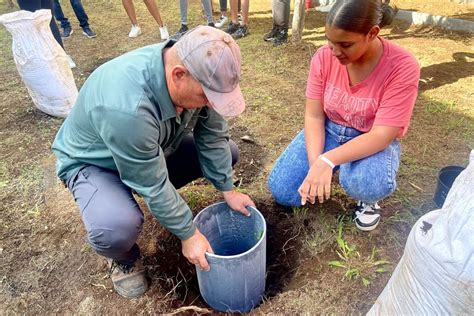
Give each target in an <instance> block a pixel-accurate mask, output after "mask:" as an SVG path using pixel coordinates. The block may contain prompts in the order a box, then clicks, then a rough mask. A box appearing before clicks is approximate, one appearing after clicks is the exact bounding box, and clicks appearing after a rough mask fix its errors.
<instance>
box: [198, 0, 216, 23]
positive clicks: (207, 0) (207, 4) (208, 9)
mask: <svg viewBox="0 0 474 316" xmlns="http://www.w3.org/2000/svg"><path fill="white" fill-rule="evenodd" d="M201 3H202V6H203V8H204V12H205V13H206V18H207V24H208V25H209V24H211V23H212V24H214V20H213V19H212V6H211V0H201Z"/></svg>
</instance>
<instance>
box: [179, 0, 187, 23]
mask: <svg viewBox="0 0 474 316" xmlns="http://www.w3.org/2000/svg"><path fill="white" fill-rule="evenodd" d="M179 14H180V16H181V25H188V0H179Z"/></svg>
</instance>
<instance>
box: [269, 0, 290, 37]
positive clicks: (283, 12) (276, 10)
mask: <svg viewBox="0 0 474 316" xmlns="http://www.w3.org/2000/svg"><path fill="white" fill-rule="evenodd" d="M272 14H273V25H275V26H279V27H281V28H283V29H286V30H288V28H289V22H290V0H273V1H272Z"/></svg>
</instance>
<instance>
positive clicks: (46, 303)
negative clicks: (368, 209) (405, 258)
mask: <svg viewBox="0 0 474 316" xmlns="http://www.w3.org/2000/svg"><path fill="white" fill-rule="evenodd" d="M440 1H441V0H440ZM392 2H393V3H395V4H397V5H399V7H400V8H402V9H408V8H413V9H415V10H420V11H421V10H425V9H426V10H427V11H424V12H428V13H432V14H439V15H446V16H451V17H454V16H455V15H456V14H458V13H456V12H460V13H459V14H461V15H458V16H457V17H459V16H466V17H467V18H469V17H472V6H471V7H464V6H461V5H455V6H454V4H453V6H451V4H449V5H448V4H446V3H445V1H443V5H444V4H446V5H445V6H441V5H435V4H436V3H437V2H436V1H430V4H431V6H430V7H429V8H428V7H427V4H426V1H410V2H408V1H404V0H400V1H392ZM83 3H84V6H85V7H86V9H87V10H88V14H89V16H90V19H91V21H92V22H93V24H91V26H92V27H93V29H94V30H95V31H97V32H98V34H99V36H98V37H97V38H96V39H93V40H89V39H86V38H85V37H83V36H82V35H80V32H79V31H77V32H75V33H74V34H73V36H72V37H71V38H70V39H69V40H68V41H65V46H66V50H67V51H68V53H69V54H70V55H71V56H72V57H73V59H74V60H75V61H76V64H77V65H78V68H76V69H74V71H73V72H74V76H75V79H76V83H77V85H78V87H80V86H81V85H82V83H83V82H84V80H85V79H86V78H87V76H88V75H89V74H90V73H91V72H92V71H93V70H94V69H95V68H97V67H98V66H99V65H101V64H103V63H104V62H106V61H108V60H110V59H112V58H114V57H116V56H118V55H120V54H122V53H124V52H126V51H129V50H132V49H134V48H137V47H141V46H144V45H148V44H151V43H154V42H156V41H157V40H158V39H157V36H158V35H157V34H156V32H157V27H156V25H155V24H154V22H153V21H152V20H151V17H149V14H148V13H147V11H146V8H145V7H144V4H143V3H141V2H136V8H137V15H138V16H139V18H140V19H141V20H140V21H141V22H140V23H141V25H142V30H143V31H144V34H143V35H141V36H140V37H139V38H137V39H134V40H131V39H129V38H127V37H126V35H127V33H128V28H129V24H128V21H127V19H126V16H125V13H124V12H123V9H122V7H121V4H120V3H115V2H110V1H105V0H104V1H83ZM157 3H158V5H159V7H160V9H161V10H162V15H163V17H164V19H165V21H168V27H169V29H170V32H171V33H172V32H173V30H177V29H178V28H179V21H178V18H177V16H176V14H177V12H179V11H178V8H177V3H175V2H173V3H168V2H166V1H157ZM214 7H217V4H216V3H214ZM454 8H457V9H454ZM466 8H467V9H466ZM63 9H64V10H65V12H66V14H67V15H68V16H71V17H73V13H72V11H71V10H70V8H69V6H68V5H67V4H63ZM428 9H429V10H428ZM431 9H432V10H433V11H431ZM11 10H13V9H11V8H9V7H8V6H7V4H6V3H4V2H1V1H0V13H2V12H6V11H11ZM189 10H190V23H191V24H197V23H202V22H203V19H202V16H201V14H200V9H199V3H198V1H196V2H191V3H190V9H189ZM443 10H446V11H443ZM466 10H467V11H466ZM324 18H325V15H324V14H323V13H320V12H314V11H311V12H310V13H308V14H307V16H306V22H305V23H306V24H305V30H304V33H303V42H302V43H298V44H295V43H288V44H286V45H283V46H281V47H278V48H273V47H271V46H269V45H268V44H267V43H265V42H263V41H262V40H261V38H262V36H263V34H264V33H265V32H267V31H268V30H269V28H270V27H271V7H270V4H269V2H268V1H265V2H264V3H263V1H262V2H259V1H255V3H254V2H252V4H251V16H250V21H251V29H250V30H251V34H250V35H249V36H248V37H246V38H244V39H242V40H240V41H239V44H240V47H241V50H242V56H243V78H242V84H241V87H242V90H243V92H244V95H245V97H246V101H247V110H246V112H245V113H244V114H243V115H242V116H241V117H239V118H235V119H232V120H230V121H229V125H230V126H231V133H232V139H234V140H235V141H236V142H237V144H238V146H239V148H240V151H241V156H240V161H239V162H238V164H237V165H236V168H235V185H236V186H237V187H238V189H239V190H241V191H242V192H245V193H248V194H249V195H251V196H252V198H253V199H254V200H255V201H256V204H257V208H258V209H259V210H260V211H261V212H262V214H263V215H264V217H265V219H266V221H267V226H268V235H267V278H266V292H265V299H264V302H263V303H262V304H261V305H260V306H259V307H257V308H256V309H255V310H254V311H253V312H252V313H255V314H257V313H279V314H294V313H298V314H300V313H311V314H362V313H366V312H367V311H368V310H369V309H370V307H371V306H372V305H373V303H374V302H375V300H376V298H377V296H378V295H379V294H380V293H381V291H382V289H383V288H384V286H385V284H386V282H387V281H388V279H389V278H390V274H391V272H392V271H393V269H394V268H395V266H396V264H397V262H398V261H399V259H400V257H401V256H402V254H403V249H404V244H405V241H406V238H407V236H408V234H409V232H410V230H411V227H412V225H413V223H414V222H415V221H416V219H418V218H419V217H420V216H421V215H423V214H424V213H426V212H428V211H430V210H433V209H434V208H435V206H434V204H433V202H432V200H431V197H432V194H433V192H434V187H435V183H436V173H437V171H438V170H439V168H441V167H442V166H445V165H449V164H459V165H465V164H466V162H467V156H468V152H469V150H470V149H471V148H474V143H473V140H474V112H473V109H472V104H471V103H472V102H471V101H472V97H473V91H474V67H473V66H474V49H473V47H474V45H473V44H474V43H473V38H472V34H468V33H460V32H451V31H446V30H442V29H439V28H431V27H412V26H410V25H408V24H406V23H405V22H402V21H399V20H397V21H395V22H394V24H393V25H392V26H390V27H389V28H387V29H385V30H384V31H383V36H385V37H386V38H389V39H391V40H393V41H395V42H396V43H398V44H399V45H401V46H403V47H405V48H406V49H408V50H409V51H411V52H412V53H413V54H414V55H415V56H416V57H417V59H418V60H419V62H420V65H421V82H420V93H419V97H418V100H417V105H416V107H415V111H414V115H413V119H412V123H411V126H410V130H409V132H408V135H407V137H406V138H404V139H403V142H402V146H403V156H402V164H401V167H400V171H399V177H398V189H397V191H396V192H395V194H394V195H393V196H392V197H390V198H389V199H387V200H385V201H383V202H382V203H381V205H382V207H383V219H382V222H381V224H380V225H379V227H378V228H377V229H376V230H374V231H372V232H370V233H363V232H360V231H357V230H356V229H355V228H354V226H353V225H352V223H351V222H350V220H349V215H350V213H351V208H352V207H353V206H354V203H355V201H353V200H351V199H350V198H348V197H347V196H346V195H345V194H344V192H343V190H342V189H341V188H340V187H339V186H338V184H337V176H336V177H335V178H334V186H333V192H334V193H333V197H332V199H331V200H330V201H328V202H326V203H324V204H322V205H319V204H317V205H314V206H311V207H309V208H307V209H302V210H292V209H288V208H284V207H281V206H279V205H277V204H276V203H275V202H274V201H273V199H272V198H271V196H270V194H269V192H268V191H267V189H266V178H267V176H268V172H269V170H270V169H271V167H272V164H273V162H274V161H275V159H276V158H277V157H278V156H279V154H280V153H281V152H282V151H283V150H284V148H285V146H286V145H287V144H288V143H289V142H290V141H291V140H292V138H293V137H294V136H295V135H296V133H297V132H298V131H299V130H300V129H301V128H302V118H303V104H304V92H305V83H306V77H307V71H308V65H309V60H310V58H311V56H312V54H314V52H315V50H316V49H317V48H318V47H320V46H321V45H323V44H324V43H325V38H324V29H323V25H324ZM71 20H73V19H71ZM74 23H75V21H74ZM74 28H75V29H77V26H76V25H74ZM152 30H155V31H156V32H155V33H153V31H152ZM0 43H1V44H0V49H1V51H2V53H1V54H0V68H1V69H2V72H1V73H0V100H1V102H0V114H1V115H0V139H1V142H0V144H1V151H0V157H1V164H0V212H1V214H2V216H1V218H0V226H1V229H0V257H1V260H2V263H3V264H2V266H1V267H0V282H1V283H0V310H1V311H3V312H4V313H6V314H13V313H22V314H23V313H26V314H38V313H41V314H52V313H60V314H69V313H80V314H112V313H113V314H115V313H120V314H157V313H187V314H195V313H196V314H202V313H212V314H215V313H217V312H216V311H214V310H212V309H211V308H210V307H208V306H207V305H206V303H205V302H204V301H203V300H202V298H201V296H200V294H199V289H198V285H197V278H196V273H195V270H194V266H191V265H190V264H188V263H187V261H186V260H185V259H184V257H183V256H182V255H181V249H180V242H179V241H178V239H177V238H176V237H174V236H172V235H171V234H170V233H169V232H167V231H166V230H165V229H164V228H163V227H162V226H161V225H160V224H159V223H158V222H157V221H156V220H155V219H154V218H153V216H152V215H151V213H150V212H148V210H147V208H146V206H145V204H144V202H143V200H142V199H141V198H140V197H138V196H137V197H136V198H137V200H138V202H139V204H140V206H141V207H142V209H143V210H144V214H145V225H144V229H143V232H142V234H141V236H140V239H139V241H138V244H139V246H140V248H141V250H142V256H143V262H144V263H145V265H146V266H147V270H148V277H149V281H150V288H149V290H148V291H147V292H146V293H145V295H144V296H142V297H141V298H138V299H133V300H128V299H124V298H122V297H120V296H118V295H117V294H116V293H115V292H114V291H113V288H112V284H111V282H110V280H109V279H108V277H107V271H106V267H105V261H104V260H103V259H102V258H100V257H99V256H97V255H96V254H95V253H94V252H93V250H92V249H91V248H90V247H89V246H88V244H87V242H86V240H85V232H84V229H83V226H82V222H81V219H80V214H79V212H78V210H77V208H76V206H75V204H74V201H73V199H72V197H71V195H70V193H69V192H68V191H67V190H66V189H65V188H64V187H63V186H62V184H61V183H60V182H59V181H57V180H56V177H55V171H54V168H55V167H54V164H55V159H54V156H53V155H52V153H51V151H50V146H51V142H52V140H53V139H54V135H55V133H56V132H57V130H58V128H59V127H60V125H61V124H62V120H61V119H57V118H52V117H49V116H47V115H45V114H43V113H42V112H40V111H39V110H37V109H35V108H34V105H33V104H32V102H31V99H30V97H29V95H28V93H27V91H26V89H25V87H24V85H23V83H22V82H21V79H20V77H19V76H18V72H17V69H16V67H15V64H14V61H13V58H12V56H11V50H10V49H9V47H10V45H11V37H10V36H9V34H8V33H7V32H6V30H5V29H3V28H2V29H0ZM180 193H181V195H182V196H183V197H184V199H185V200H186V201H187V202H188V204H189V205H190V207H191V209H192V211H193V213H194V214H196V213H197V212H199V210H201V209H202V208H204V207H206V206H208V205H210V204H212V203H214V202H217V201H220V200H221V196H220V195H219V194H218V193H217V192H216V191H215V190H214V189H213V188H212V187H211V186H210V185H209V184H208V183H207V182H206V181H204V180H198V181H195V182H193V183H191V184H190V185H188V186H186V187H184V188H182V189H181V190H180ZM338 227H342V228H343V234H344V239H345V240H346V241H347V243H348V244H350V245H351V246H353V247H355V248H356V249H357V253H358V254H359V256H357V255H354V256H353V257H352V259H351V260H353V264H354V266H355V267H357V268H358V270H359V272H360V275H361V276H360V277H354V278H353V279H348V278H347V277H345V276H344V274H345V271H344V270H343V269H339V268H334V267H331V266H330V265H329V264H328V263H329V262H330V261H333V260H338V259H339V257H338V254H337V252H336V251H337V250H338V247H337V243H336V239H335V236H336V234H337V229H338ZM371 256H372V257H373V258H374V259H376V260H384V261H387V263H386V264H384V266H383V267H384V269H385V270H386V272H383V273H378V272H375V269H374V266H373V265H371V262H373V261H371V260H370V257H371ZM362 276H363V277H365V278H367V280H368V281H369V284H367V285H364V284H363V282H362V279H361V277H362Z"/></svg>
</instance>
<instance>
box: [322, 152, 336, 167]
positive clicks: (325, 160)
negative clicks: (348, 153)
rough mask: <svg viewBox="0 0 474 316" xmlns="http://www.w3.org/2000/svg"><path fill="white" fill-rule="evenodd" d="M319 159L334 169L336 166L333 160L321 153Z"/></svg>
mask: <svg viewBox="0 0 474 316" xmlns="http://www.w3.org/2000/svg"><path fill="white" fill-rule="evenodd" d="M318 159H320V160H322V161H324V162H325V163H326V164H327V165H328V166H329V167H331V169H334V167H336V165H335V164H334V163H333V162H332V161H331V160H329V159H327V158H326V157H325V156H324V155H319V156H318Z"/></svg>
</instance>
